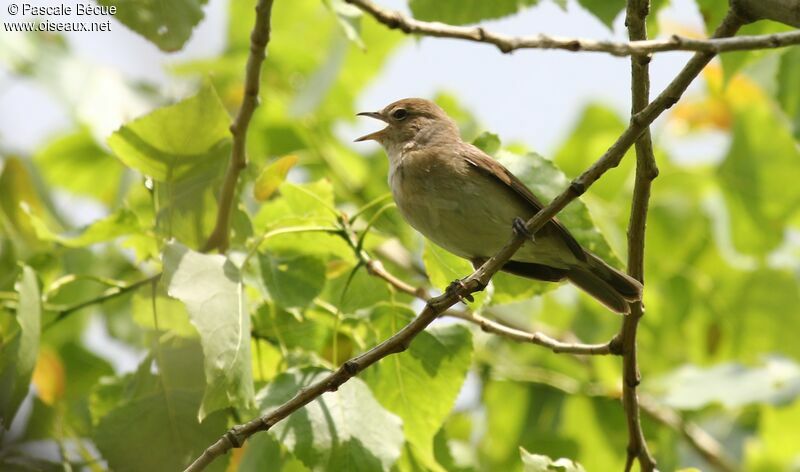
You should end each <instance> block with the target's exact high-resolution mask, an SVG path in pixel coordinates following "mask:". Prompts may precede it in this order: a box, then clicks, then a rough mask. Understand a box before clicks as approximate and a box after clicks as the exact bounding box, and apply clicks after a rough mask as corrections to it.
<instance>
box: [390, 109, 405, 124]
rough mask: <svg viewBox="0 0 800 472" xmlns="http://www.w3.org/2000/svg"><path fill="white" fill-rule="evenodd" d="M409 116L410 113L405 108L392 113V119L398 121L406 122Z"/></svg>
mask: <svg viewBox="0 0 800 472" xmlns="http://www.w3.org/2000/svg"><path fill="white" fill-rule="evenodd" d="M407 116H408V112H407V111H406V110H405V108H398V109H397V110H395V111H393V112H392V118H394V119H395V120H397V121H400V120H404V119H405V117H407Z"/></svg>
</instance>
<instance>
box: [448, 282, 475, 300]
mask: <svg viewBox="0 0 800 472" xmlns="http://www.w3.org/2000/svg"><path fill="white" fill-rule="evenodd" d="M464 288H466V285H464V281H463V280H461V279H456V280H454V281H452V282H450V285H448V286H447V288H446V289H444V293H447V294H454V293H456V292H457V291H458V289H464ZM458 299H459V300H461V301H462V302H463V301H464V300H467V301H469V302H474V301H475V299H474V298H472V295H471V294H469V293H468V294H466V295H464V296H461V295H458Z"/></svg>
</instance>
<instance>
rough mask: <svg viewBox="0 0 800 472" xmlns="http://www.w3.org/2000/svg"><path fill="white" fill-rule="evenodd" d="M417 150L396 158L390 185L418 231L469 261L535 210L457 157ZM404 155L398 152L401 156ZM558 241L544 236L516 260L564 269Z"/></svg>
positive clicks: (488, 251)
mask: <svg viewBox="0 0 800 472" xmlns="http://www.w3.org/2000/svg"><path fill="white" fill-rule="evenodd" d="M446 152H447V151H446V150H441V151H439V152H438V153H433V152H431V151H417V152H411V153H407V154H406V155H404V156H402V158H401V159H392V164H393V165H392V169H391V171H390V174H389V183H390V186H391V188H392V193H393V195H394V199H395V201H396V203H397V206H398V208H399V210H400V212H401V214H402V215H403V217H404V218H405V219H406V220H407V221H408V223H409V224H410V225H411V226H413V227H414V228H415V229H416V230H417V231H419V232H420V233H422V234H423V235H424V236H426V237H427V238H428V239H430V240H431V241H433V242H435V243H436V244H438V245H439V246H442V247H443V248H445V249H447V250H448V251H450V252H452V253H454V254H456V255H458V256H461V257H464V258H468V259H472V258H486V257H490V256H492V255H493V254H495V253H496V252H497V251H498V250H500V248H502V247H503V245H504V244H505V243H507V242H508V240H509V239H510V237H511V235H512V231H513V230H512V223H513V221H514V218H516V217H520V218H523V219H526V220H527V219H528V218H530V217H531V216H532V215H533V213H534V210H533V209H532V208H531V207H530V206H529V205H528V204H527V203H526V202H524V201H523V200H521V199H520V198H518V197H516V195H514V194H513V192H511V191H509V190H508V189H507V188H505V187H503V185H502V184H501V183H500V182H499V181H496V180H495V179H493V178H492V177H491V176H487V175H485V174H483V173H481V172H478V171H476V170H475V169H474V168H473V167H472V165H470V164H469V163H468V162H467V161H466V160H464V159H462V158H460V157H459V156H447V154H446ZM398 157H400V156H398ZM562 245H563V244H561V242H560V241H557V240H554V239H551V238H540V239H538V240H537V242H536V243H535V244H534V243H528V244H526V245H525V246H523V248H521V249H520V251H519V252H518V253H517V254H516V255H515V257H514V260H519V261H525V262H538V263H542V264H548V265H551V266H554V267H565V266H566V265H568V264H565V261H563V260H562V259H561V258H558V257H556V255H557V254H563V251H560V250H559V249H561V246H562Z"/></svg>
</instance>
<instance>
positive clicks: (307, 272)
mask: <svg viewBox="0 0 800 472" xmlns="http://www.w3.org/2000/svg"><path fill="white" fill-rule="evenodd" d="M258 260H259V263H260V267H261V277H262V280H263V281H264V285H265V286H266V287H267V291H269V294H270V297H271V298H272V300H273V301H275V303H276V304H278V305H279V306H281V307H283V308H286V309H291V308H300V309H302V308H305V307H306V306H308V304H309V303H311V302H312V301H313V300H314V298H316V297H317V296H318V295H319V294H320V293H321V292H322V289H323V287H324V286H325V260H324V259H322V258H321V257H319V256H317V255H312V254H296V253H295V254H291V253H288V254H287V253H275V252H272V251H270V252H267V253H266V254H262V255H259V256H258Z"/></svg>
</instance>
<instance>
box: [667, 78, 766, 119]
mask: <svg viewBox="0 0 800 472" xmlns="http://www.w3.org/2000/svg"><path fill="white" fill-rule="evenodd" d="M703 77H704V78H705V80H706V88H707V94H706V95H705V96H703V97H700V98H695V99H689V100H682V101H681V102H679V103H678V104H677V105H676V106H675V109H674V111H673V112H672V113H671V114H670V118H669V119H670V125H671V126H673V127H674V128H676V129H677V130H679V131H680V132H687V131H696V130H704V129H718V130H722V131H727V130H730V129H731V126H732V123H733V112H734V110H736V109H740V108H742V107H746V106H749V105H750V104H752V103H754V102H758V101H763V100H764V99H765V96H764V92H763V91H762V90H761V88H760V87H759V86H758V84H756V83H755V82H754V81H753V80H751V79H750V78H748V77H747V76H745V75H743V74H738V75H735V76H734V77H733V78H732V79H731V80H730V81H729V82H727V83H725V82H724V81H723V74H722V68H721V67H720V66H719V65H717V64H712V65H711V66H709V67H707V68H706V69H705V70H704V71H703Z"/></svg>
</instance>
